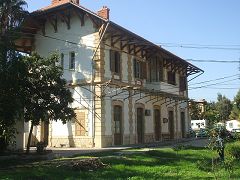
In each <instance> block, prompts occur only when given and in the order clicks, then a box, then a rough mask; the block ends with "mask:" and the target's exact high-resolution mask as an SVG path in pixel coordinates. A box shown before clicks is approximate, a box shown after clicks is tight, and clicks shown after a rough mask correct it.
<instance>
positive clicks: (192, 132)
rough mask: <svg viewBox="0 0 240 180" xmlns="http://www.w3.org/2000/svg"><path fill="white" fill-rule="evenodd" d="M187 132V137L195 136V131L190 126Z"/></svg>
mask: <svg viewBox="0 0 240 180" xmlns="http://www.w3.org/2000/svg"><path fill="white" fill-rule="evenodd" d="M188 134H189V137H195V136H196V132H195V131H194V130H193V129H192V128H191V127H190V128H189V130H188Z"/></svg>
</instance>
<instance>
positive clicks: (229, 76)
mask: <svg viewBox="0 0 240 180" xmlns="http://www.w3.org/2000/svg"><path fill="white" fill-rule="evenodd" d="M239 75H240V74H234V75H231V76H225V77H221V78H217V79H211V80H207V81H201V82H198V83H193V84H189V86H191V85H197V84H203V83H208V82H212V81H218V80H222V79H227V78H231V77H235V76H239Z"/></svg>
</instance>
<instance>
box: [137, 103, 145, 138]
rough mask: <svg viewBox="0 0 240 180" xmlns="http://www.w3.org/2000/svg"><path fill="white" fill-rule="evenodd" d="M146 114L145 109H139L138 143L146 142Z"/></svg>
mask: <svg viewBox="0 0 240 180" xmlns="http://www.w3.org/2000/svg"><path fill="white" fill-rule="evenodd" d="M143 118H144V114H143V108H137V139H138V143H143V142H144V119H143Z"/></svg>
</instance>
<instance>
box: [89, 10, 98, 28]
mask: <svg viewBox="0 0 240 180" xmlns="http://www.w3.org/2000/svg"><path fill="white" fill-rule="evenodd" d="M86 16H87V17H88V18H89V19H90V20H91V21H92V23H93V25H94V26H95V27H98V26H99V24H98V23H97V21H96V20H95V18H93V16H92V15H90V14H88V13H86Z"/></svg>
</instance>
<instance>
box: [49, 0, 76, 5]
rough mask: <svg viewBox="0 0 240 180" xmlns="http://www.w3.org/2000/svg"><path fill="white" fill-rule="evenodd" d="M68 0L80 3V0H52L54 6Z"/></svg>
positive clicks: (68, 0)
mask: <svg viewBox="0 0 240 180" xmlns="http://www.w3.org/2000/svg"><path fill="white" fill-rule="evenodd" d="M68 2H72V3H74V4H77V5H79V0H52V6H57V5H60V4H65V3H68Z"/></svg>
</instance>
